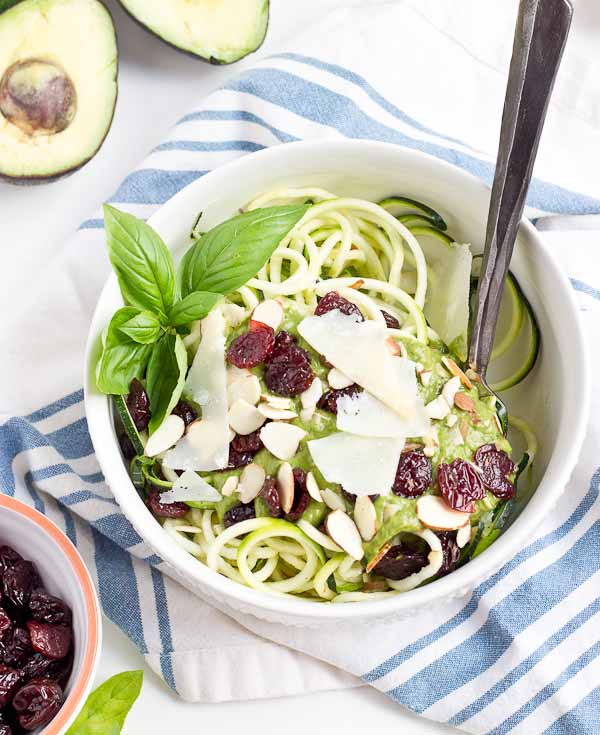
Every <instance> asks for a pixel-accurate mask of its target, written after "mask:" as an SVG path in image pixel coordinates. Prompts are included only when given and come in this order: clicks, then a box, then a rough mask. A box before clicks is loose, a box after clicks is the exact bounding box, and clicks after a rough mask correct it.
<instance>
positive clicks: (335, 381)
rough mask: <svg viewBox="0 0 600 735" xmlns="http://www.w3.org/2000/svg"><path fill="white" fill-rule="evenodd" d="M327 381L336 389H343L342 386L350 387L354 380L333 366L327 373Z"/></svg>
mask: <svg viewBox="0 0 600 735" xmlns="http://www.w3.org/2000/svg"><path fill="white" fill-rule="evenodd" d="M327 382H328V383H329V385H330V386H331V387H332V388H333V389H334V390H341V389H342V388H348V387H349V386H351V385H352V384H353V383H354V381H353V380H351V379H350V378H349V377H348V376H347V375H344V373H343V372H342V371H341V370H338V369H337V368H331V370H330V371H329V372H328V373H327Z"/></svg>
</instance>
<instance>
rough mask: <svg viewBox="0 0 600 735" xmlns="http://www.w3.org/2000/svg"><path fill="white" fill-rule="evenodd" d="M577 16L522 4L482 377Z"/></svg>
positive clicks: (489, 253)
mask: <svg viewBox="0 0 600 735" xmlns="http://www.w3.org/2000/svg"><path fill="white" fill-rule="evenodd" d="M572 14H573V10H572V7H571V5H570V2H569V0H521V3H520V6H519V15H518V18H517V27H516V29H515V38H514V43H513V53H512V59H511V62H510V70H509V73H508V83H507V86H506V96H505V98H504V111H503V113H502V127H501V129H500V143H499V145H498V158H497V161H496V173H495V175H494V184H493V186H492V195H491V200H490V209H489V213H488V221H487V230H486V236H485V249H484V254H483V263H482V266H481V274H480V277H479V286H478V289H477V300H476V308H475V313H474V320H473V326H472V330H471V336H470V340H469V364H470V365H471V367H472V368H473V369H474V370H477V371H478V372H479V373H480V374H481V375H482V376H483V375H485V371H486V369H487V366H488V362H489V359H490V354H491V351H492V345H493V342H494V334H495V332H496V322H497V321H498V312H499V310H500V302H501V300H502V291H503V289H504V280H505V278H506V274H507V271H508V266H509V263H510V258H511V255H512V251H513V248H514V244H515V238H516V235H517V228H518V226H519V221H520V219H521V217H522V215H523V207H524V205H525V197H526V195H527V189H528V188H529V182H530V181H531V173H532V170H533V164H534V161H535V157H536V154H537V149H538V144H539V140H540V135H541V132H542V128H543V125H544V118H545V117H546V110H547V109H548V102H549V100H550V95H551V93H552V87H553V85H554V79H555V77H556V72H557V71H558V67H559V64H560V60H561V57H562V53H563V50H564V47H565V43H566V40H567V34H568V32H569V26H570V24H571V16H572Z"/></svg>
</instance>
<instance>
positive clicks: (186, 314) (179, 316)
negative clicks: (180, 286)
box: [169, 291, 223, 327]
mask: <svg viewBox="0 0 600 735" xmlns="http://www.w3.org/2000/svg"><path fill="white" fill-rule="evenodd" d="M222 298H223V296H222V295H221V294H219V293H208V292H207V291H194V293H190V294H188V295H187V296H186V297H185V299H182V300H181V301H178V302H177V303H176V304H175V306H174V307H173V309H172V310H171V313H170V315H169V324H170V325H171V326H172V327H181V326H183V325H185V324H189V323H190V322H193V321H196V319H204V317H205V316H206V315H207V314H208V312H209V311H210V310H211V309H212V308H213V306H214V305H215V304H216V303H217V302H218V301H220V300H221V299H222Z"/></svg>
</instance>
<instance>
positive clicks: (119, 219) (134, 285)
mask: <svg viewBox="0 0 600 735" xmlns="http://www.w3.org/2000/svg"><path fill="white" fill-rule="evenodd" d="M104 227H105V229H106V239H107V245H108V255H109V257H110V262H111V263H112V266H113V268H114V270H115V272H116V274H117V278H118V279H119V287H120V289H121V293H122V295H123V299H124V300H125V303H126V304H130V305H131V306H137V307H139V308H140V309H145V310H148V311H153V312H155V313H156V314H158V315H159V316H160V317H161V318H162V319H165V320H166V317H167V314H168V313H169V310H170V309H171V307H172V306H173V302H174V300H175V272H174V268H173V259H172V258H171V253H169V251H168V250H167V246H166V245H165V244H164V242H163V241H162V240H161V238H160V236H159V235H158V234H157V233H156V232H155V231H154V230H153V229H152V227H150V225H148V224H146V223H145V222H143V221H142V220H139V219H138V218H137V217H134V216H133V215H131V214H127V212H120V211H119V210H118V209H115V208H114V207H111V206H109V205H108V204H105V205H104Z"/></svg>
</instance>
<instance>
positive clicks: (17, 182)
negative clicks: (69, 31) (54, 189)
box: [0, 0, 121, 186]
mask: <svg viewBox="0 0 600 735" xmlns="http://www.w3.org/2000/svg"><path fill="white" fill-rule="evenodd" d="M21 1H22V0H0V13H1V12H3V11H4V10H8V8H10V7H12V6H13V5H16V4H17V3H20V2H21ZM99 3H100V5H102V7H103V8H104V10H105V11H106V13H107V14H108V16H109V18H110V20H111V23H112V27H113V34H114V37H115V48H116V50H117V63H116V67H115V101H114V104H113V108H112V114H111V116H110V121H109V123H108V125H107V127H106V132H105V133H104V135H103V136H102V139H101V140H100V141H99V142H98V146H97V147H96V149H95V150H94V151H93V153H91V154H90V155H89V156H88V157H87V158H85V159H84V160H83V161H81V162H80V163H78V164H77V165H75V166H71V168H65V169H62V170H60V171H57V172H56V173H54V174H48V175H47V176H46V175H40V176H36V175H32V176H7V175H6V174H3V173H2V172H0V181H4V182H6V183H7V184H13V186H41V185H42V184H52V183H53V182H55V181H58V180H59V179H65V178H67V176H70V175H71V174H74V173H75V172H76V171H79V169H80V168H83V166H85V164H86V163H89V162H90V161H91V160H92V158H94V156H95V155H96V153H98V151H99V150H100V148H102V145H103V143H104V141H105V140H106V136H107V135H108V134H109V132H110V129H111V128H112V124H113V120H114V118H115V110H116V108H117V100H118V98H119V59H120V56H121V54H120V52H119V39H118V36H117V29H116V27H115V19H114V18H113V15H112V13H111V12H110V10H109V9H108V8H107V7H106V3H104V2H103V0H99Z"/></svg>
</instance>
